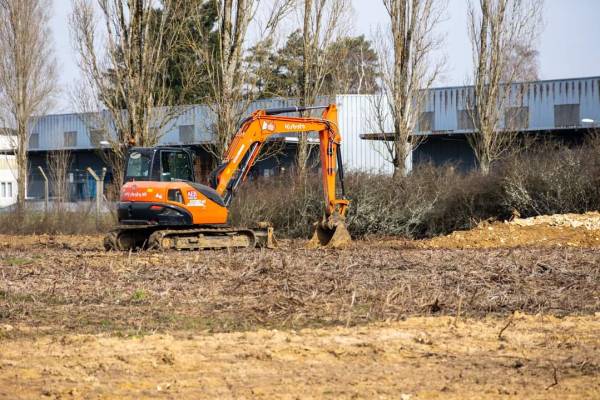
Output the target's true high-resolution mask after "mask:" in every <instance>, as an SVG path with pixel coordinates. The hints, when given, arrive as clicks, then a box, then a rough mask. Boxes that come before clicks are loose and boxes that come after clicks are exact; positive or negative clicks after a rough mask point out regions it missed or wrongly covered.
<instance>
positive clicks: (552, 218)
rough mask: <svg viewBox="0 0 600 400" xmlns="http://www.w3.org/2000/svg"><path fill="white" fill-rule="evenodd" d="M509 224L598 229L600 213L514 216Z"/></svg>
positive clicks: (599, 227)
mask: <svg viewBox="0 0 600 400" xmlns="http://www.w3.org/2000/svg"><path fill="white" fill-rule="evenodd" d="M509 224H511V225H517V226H536V225H548V226H565V227H570V228H583V229H587V230H599V229H600V213H599V212H597V211H594V212H587V213H585V214H555V215H540V216H537V217H531V218H515V219H514V220H512V221H510V222H509Z"/></svg>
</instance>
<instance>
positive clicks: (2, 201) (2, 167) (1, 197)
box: [0, 130, 18, 208]
mask: <svg viewBox="0 0 600 400" xmlns="http://www.w3.org/2000/svg"><path fill="white" fill-rule="evenodd" d="M15 143H16V140H15V136H14V135H12V134H11V133H10V132H5V131H4V130H3V131H2V133H0V208H3V207H8V206H12V205H13V204H15V203H16V202H17V178H18V174H17V161H16V158H15V156H14V154H12V153H14V148H15Z"/></svg>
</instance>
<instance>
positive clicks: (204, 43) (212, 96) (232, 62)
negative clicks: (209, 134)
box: [188, 0, 294, 161]
mask: <svg viewBox="0 0 600 400" xmlns="http://www.w3.org/2000/svg"><path fill="white" fill-rule="evenodd" d="M293 2H294V0H272V1H270V2H265V1H261V0H207V3H208V4H210V5H212V7H213V8H214V10H215V11H216V12H217V15H218V18H217V21H216V26H215V27H214V29H212V28H213V27H211V29H208V30H206V31H205V32H203V31H200V33H199V32H194V34H195V35H196V36H198V35H199V36H200V37H192V38H188V43H189V47H190V48H191V50H192V51H193V53H194V54H195V56H196V58H197V62H198V63H201V64H204V65H205V68H206V76H205V77H204V79H206V80H207V83H208V88H209V89H208V93H207V94H206V98H205V102H206V104H207V106H208V107H209V108H210V109H211V111H212V113H213V116H214V125H213V126H211V127H209V128H211V130H212V131H213V133H214V136H215V140H214V142H213V143H211V144H210V145H208V146H206V149H207V150H208V151H209V152H210V153H212V154H213V155H214V156H215V158H216V159H217V160H219V161H220V160H221V159H222V158H223V156H224V154H225V151H226V150H227V145H228V144H229V142H230V140H231V138H232V137H233V136H234V135H235V133H236V131H237V129H238V126H239V123H240V121H241V119H242V116H243V114H244V113H246V112H247V111H248V108H249V105H250V103H251V102H252V101H253V100H254V99H255V98H256V96H257V94H256V93H254V91H253V90H252V88H253V87H254V86H255V82H254V80H255V79H256V78H257V77H256V76H255V75H253V74H250V73H249V70H250V69H249V68H246V67H247V66H248V65H249V64H252V63H253V62H254V60H253V59H248V58H247V57H246V55H247V51H246V50H247V48H249V47H253V48H254V52H253V53H254V54H262V53H264V51H265V49H267V48H268V47H270V46H272V45H273V43H274V39H275V35H276V33H277V28H278V26H279V23H280V22H281V21H282V20H283V19H284V18H285V16H286V15H287V14H288V13H289V11H290V10H291V7H292V5H293ZM201 3H203V2H201ZM205 10H206V9H205V8H203V7H197V9H196V12H195V13H194V14H193V18H194V19H195V21H197V24H198V25H200V24H201V23H202V22H203V18H204V16H203V14H202V12H203V11H205ZM264 10H270V11H268V12H267V13H266V14H264V13H262V14H261V11H264ZM251 29H252V30H253V31H255V32H256V33H257V34H256V36H257V37H258V38H259V39H257V40H255V41H253V40H252V39H251V38H250V30H251Z"/></svg>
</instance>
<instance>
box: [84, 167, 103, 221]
mask: <svg viewBox="0 0 600 400" xmlns="http://www.w3.org/2000/svg"><path fill="white" fill-rule="evenodd" d="M87 171H88V172H89V173H90V175H92V178H94V179H95V180H96V227H98V225H99V223H100V196H101V192H100V190H101V189H100V186H101V183H100V182H101V181H100V178H99V177H98V175H96V173H95V172H94V170H93V169H91V168H90V167H87Z"/></svg>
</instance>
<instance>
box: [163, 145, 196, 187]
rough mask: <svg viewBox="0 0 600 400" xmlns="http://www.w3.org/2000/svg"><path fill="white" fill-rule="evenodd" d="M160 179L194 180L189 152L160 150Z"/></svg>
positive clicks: (172, 180) (169, 180) (168, 180)
mask: <svg viewBox="0 0 600 400" xmlns="http://www.w3.org/2000/svg"><path fill="white" fill-rule="evenodd" d="M160 181H161V182H176V181H187V182H194V169H193V161H192V157H191V154H190V153H189V152H187V151H184V150H176V149H161V150H160Z"/></svg>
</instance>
